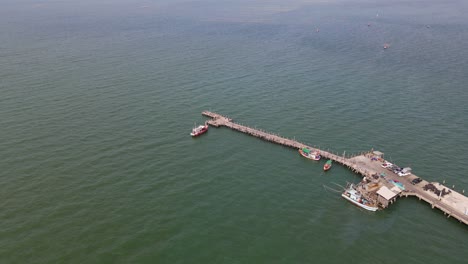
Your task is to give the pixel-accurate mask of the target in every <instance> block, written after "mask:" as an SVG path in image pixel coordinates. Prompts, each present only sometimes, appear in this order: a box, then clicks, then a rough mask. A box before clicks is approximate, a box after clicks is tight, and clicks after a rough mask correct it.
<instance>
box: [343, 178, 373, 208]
mask: <svg viewBox="0 0 468 264" xmlns="http://www.w3.org/2000/svg"><path fill="white" fill-rule="evenodd" d="M341 196H342V197H343V198H345V199H346V200H348V201H350V202H351V203H353V204H354V205H357V206H359V207H361V208H364V209H366V210H369V211H372V212H375V211H377V209H379V208H378V207H377V205H375V204H374V203H372V202H371V201H368V200H367V199H365V198H364V197H363V196H362V194H361V193H360V192H359V191H358V190H357V188H356V186H355V185H354V184H349V185H348V187H347V188H346V189H345V191H344V192H343V193H342V194H341Z"/></svg>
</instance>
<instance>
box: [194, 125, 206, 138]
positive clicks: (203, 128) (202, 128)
mask: <svg viewBox="0 0 468 264" xmlns="http://www.w3.org/2000/svg"><path fill="white" fill-rule="evenodd" d="M206 131H208V123H206V122H205V125H203V126H202V125H200V126H198V127H194V128H192V132H191V133H190V135H191V136H192V137H197V136H199V135H201V134H203V133H206Z"/></svg>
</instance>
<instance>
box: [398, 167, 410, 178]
mask: <svg viewBox="0 0 468 264" xmlns="http://www.w3.org/2000/svg"><path fill="white" fill-rule="evenodd" d="M397 174H398V176H400V177H403V176H408V175H410V174H411V168H409V167H406V168H403V169H401V170H400V171H399V172H398V173H397Z"/></svg>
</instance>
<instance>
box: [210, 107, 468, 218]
mask: <svg viewBox="0 0 468 264" xmlns="http://www.w3.org/2000/svg"><path fill="white" fill-rule="evenodd" d="M202 115H204V116H206V117H209V118H211V119H210V120H208V121H207V123H208V124H209V125H211V126H214V127H220V126H224V127H228V128H230V129H232V130H236V131H239V132H242V133H245V134H248V135H251V136H254V137H258V138H260V139H263V140H266V141H269V142H272V143H276V144H279V145H283V146H286V147H291V148H295V149H301V148H308V149H310V150H312V151H319V152H320V155H321V156H322V157H324V158H326V159H331V160H333V161H334V162H335V163H339V164H341V165H343V166H346V167H348V168H349V169H350V170H352V171H353V172H355V173H357V174H360V175H361V176H363V177H368V178H369V179H370V178H371V177H372V176H374V175H380V174H381V173H385V175H386V176H385V179H382V180H381V181H382V182H383V183H384V185H386V186H388V187H390V188H391V187H392V184H390V183H389V182H391V180H393V181H398V182H401V183H402V184H403V185H404V187H405V190H404V191H403V192H401V193H400V196H404V197H408V196H416V197H418V198H419V200H423V201H425V202H427V203H429V204H430V205H431V207H432V208H437V209H439V210H441V211H442V212H443V213H444V214H445V215H447V217H453V218H455V219H457V220H458V221H460V222H462V223H464V224H466V225H468V197H466V196H465V195H463V194H461V193H458V192H456V191H455V190H451V189H450V188H448V187H446V186H443V185H442V184H440V183H437V182H432V184H433V185H434V186H436V187H437V189H439V190H442V189H444V188H445V189H446V190H448V191H449V194H447V195H445V196H444V197H441V196H437V195H435V194H434V193H433V192H431V191H429V190H424V189H423V186H425V185H426V184H428V183H429V182H427V181H424V180H423V181H422V182H421V183H419V184H417V185H412V184H411V180H412V179H415V178H417V176H416V175H414V174H411V175H409V176H406V177H399V176H398V175H397V174H395V173H393V172H389V171H387V170H386V169H384V168H382V167H381V166H380V165H381V164H382V163H381V162H379V161H375V160H373V159H371V158H370V157H369V155H370V153H365V154H362V155H357V156H354V157H351V158H347V157H344V156H339V155H336V154H333V153H331V152H329V151H325V150H321V149H317V148H314V147H311V146H308V145H306V144H304V143H301V142H298V141H296V140H293V139H289V138H285V137H281V136H278V135H274V134H272V133H268V132H265V131H262V130H259V129H256V128H251V127H248V126H244V125H240V124H237V123H235V122H233V120H232V119H231V118H228V117H226V116H223V115H220V114H217V113H213V112H210V111H203V112H202Z"/></svg>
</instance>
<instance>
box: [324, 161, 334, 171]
mask: <svg viewBox="0 0 468 264" xmlns="http://www.w3.org/2000/svg"><path fill="white" fill-rule="evenodd" d="M331 166H332V161H331V160H328V161H327V162H326V163H325V165H323V170H324V171H327V170H329V169H330V168H331Z"/></svg>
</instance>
